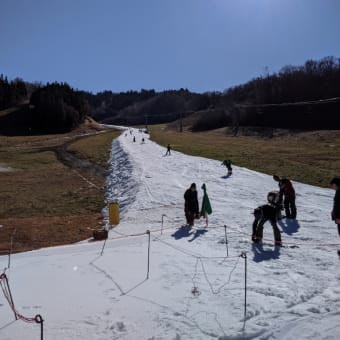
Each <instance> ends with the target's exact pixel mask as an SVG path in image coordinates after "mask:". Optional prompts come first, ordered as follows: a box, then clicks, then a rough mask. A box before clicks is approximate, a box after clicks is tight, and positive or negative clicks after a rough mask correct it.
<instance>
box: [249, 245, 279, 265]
mask: <svg viewBox="0 0 340 340" xmlns="http://www.w3.org/2000/svg"><path fill="white" fill-rule="evenodd" d="M280 249H281V247H279V246H273V247H272V248H266V249H264V248H263V244H262V243H256V244H255V243H253V245H252V251H253V253H254V258H253V260H254V261H255V262H262V261H268V260H276V259H278V258H280Z"/></svg>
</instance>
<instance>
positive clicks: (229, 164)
mask: <svg viewBox="0 0 340 340" xmlns="http://www.w3.org/2000/svg"><path fill="white" fill-rule="evenodd" d="M221 165H224V166H225V167H226V168H227V169H228V176H231V175H232V173H233V168H232V167H231V160H230V159H225V160H224V161H223V162H222V164H221Z"/></svg>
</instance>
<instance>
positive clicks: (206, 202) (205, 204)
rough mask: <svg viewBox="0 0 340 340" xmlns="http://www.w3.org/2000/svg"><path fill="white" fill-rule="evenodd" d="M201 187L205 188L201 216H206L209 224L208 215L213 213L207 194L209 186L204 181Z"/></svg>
mask: <svg viewBox="0 0 340 340" xmlns="http://www.w3.org/2000/svg"><path fill="white" fill-rule="evenodd" d="M201 189H203V199H202V208H201V214H200V215H201V216H202V217H205V221H206V225H207V226H208V215H210V214H211V213H212V209H211V204H210V200H209V197H208V194H207V187H206V186H205V184H204V183H203V184H202V186H201Z"/></svg>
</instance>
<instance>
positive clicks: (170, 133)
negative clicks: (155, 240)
mask: <svg viewBox="0 0 340 340" xmlns="http://www.w3.org/2000/svg"><path fill="white" fill-rule="evenodd" d="M149 130H150V133H151V139H152V140H154V141H156V142H158V143H159V144H161V145H164V146H166V145H167V144H168V143H170V144H171V146H172V148H173V149H174V150H177V151H181V152H184V153H187V154H190V155H195V156H203V157H207V158H212V159H217V160H220V161H222V160H223V159H225V158H229V159H231V160H232V162H233V164H235V165H238V166H242V167H247V168H250V169H254V170H257V171H261V172H265V173H268V174H274V173H275V174H278V175H282V176H287V177H289V178H291V179H293V180H295V181H300V182H304V183H308V184H312V185H318V186H323V187H328V183H329V181H330V179H331V178H332V177H333V176H336V175H340V131H314V132H300V133H294V134H292V133H284V134H279V135H277V136H275V135H274V137H273V138H263V137H259V136H256V135H253V136H246V135H241V136H238V137H231V136H228V135H227V134H226V133H225V129H218V130H214V131H209V132H201V133H191V132H189V131H187V130H184V132H182V133H180V132H177V129H176V128H174V125H173V124H172V125H169V126H167V125H154V126H149ZM119 134H120V132H119V131H113V130H102V129H101V128H100V127H99V126H98V125H96V124H94V123H93V122H87V124H84V125H83V126H82V127H81V128H79V129H77V130H75V131H73V132H71V133H67V134H60V135H42V136H13V137H12V136H11V137H8V136H2V135H0V169H1V171H0V254H7V253H8V251H9V249H10V243H11V236H12V239H13V252H19V251H27V250H32V249H38V248H41V247H47V246H55V245H62V244H70V243H73V242H78V241H80V240H84V239H88V238H90V237H91V236H92V232H93V231H92V229H96V228H100V227H101V225H102V216H101V210H102V208H103V207H104V206H105V204H106V203H105V197H104V193H105V180H106V169H107V168H108V166H109V164H108V160H109V154H110V147H111V142H112V140H113V139H114V138H116V137H117V136H118V135H119ZM84 160H85V161H86V162H87V166H84V164H83V163H82V162H83V161H84ZM89 165H90V166H89Z"/></svg>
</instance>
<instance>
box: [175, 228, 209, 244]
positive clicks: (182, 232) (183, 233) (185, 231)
mask: <svg viewBox="0 0 340 340" xmlns="http://www.w3.org/2000/svg"><path fill="white" fill-rule="evenodd" d="M207 231H208V230H206V229H196V230H193V229H192V227H191V226H190V225H183V226H182V227H180V228H179V229H177V230H176V231H175V232H174V233H173V234H171V236H172V237H173V238H174V239H175V240H179V239H181V238H183V237H189V236H192V238H191V239H190V240H188V242H192V241H194V240H195V239H196V238H197V237H199V236H201V235H204V234H205V233H206V232H207Z"/></svg>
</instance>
